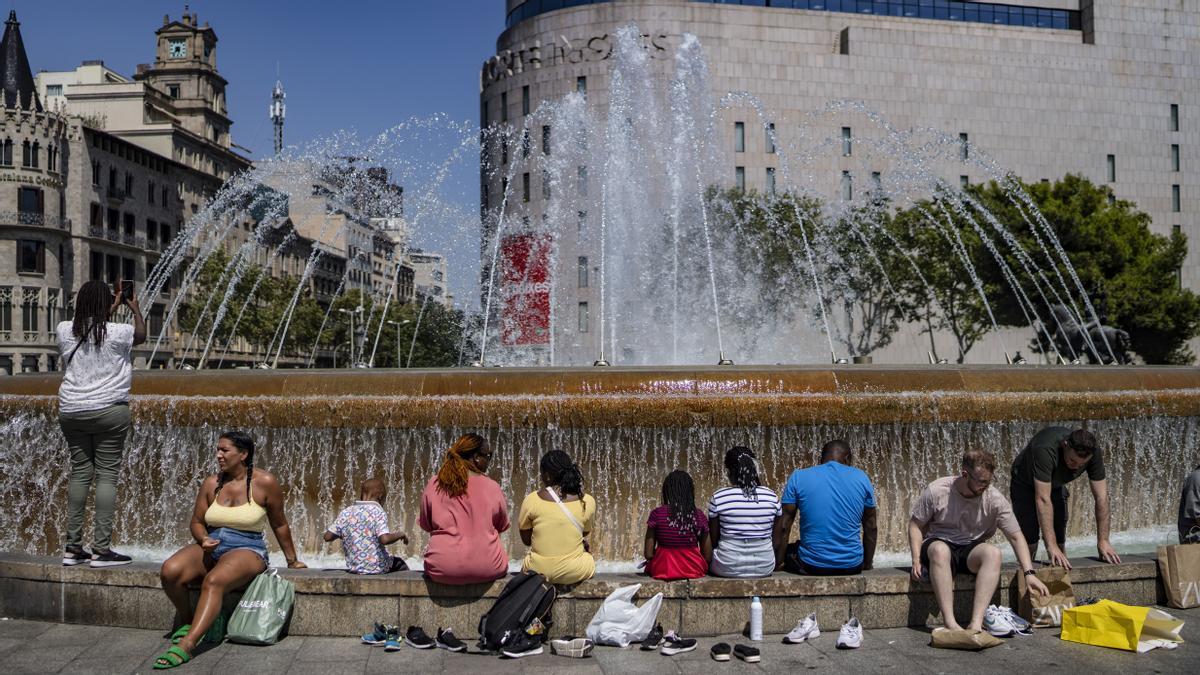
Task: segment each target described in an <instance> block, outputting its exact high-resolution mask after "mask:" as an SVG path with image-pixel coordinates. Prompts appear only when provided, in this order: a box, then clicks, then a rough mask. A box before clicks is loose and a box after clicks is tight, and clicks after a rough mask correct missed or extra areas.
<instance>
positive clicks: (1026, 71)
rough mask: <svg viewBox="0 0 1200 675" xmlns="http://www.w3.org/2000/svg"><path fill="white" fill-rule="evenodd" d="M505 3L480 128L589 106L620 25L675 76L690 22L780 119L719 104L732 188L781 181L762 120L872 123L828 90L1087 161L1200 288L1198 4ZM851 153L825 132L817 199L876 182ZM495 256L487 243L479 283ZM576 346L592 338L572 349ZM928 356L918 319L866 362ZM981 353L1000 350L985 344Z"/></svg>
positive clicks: (562, 306) (1023, 163) (569, 255)
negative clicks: (830, 107) (1178, 240)
mask: <svg viewBox="0 0 1200 675" xmlns="http://www.w3.org/2000/svg"><path fill="white" fill-rule="evenodd" d="M505 8H506V12H507V20H506V23H505V26H504V30H503V32H501V33H500V35H499V37H498V39H497V41H496V54H495V56H494V57H492V58H490V59H488V60H487V61H486V62H485V63H484V65H483V68H482V73H481V92H480V104H481V111H480V113H481V122H482V124H483V126H485V127H486V126H489V125H505V124H507V125H510V126H515V127H516V128H520V125H521V123H522V121H523V120H524V119H525V116H526V115H527V114H529V113H530V111H531V110H533V111H536V109H537V107H538V105H539V104H540V103H541V102H543V101H547V100H557V99H560V98H561V97H563V96H565V95H566V94H568V93H569V92H575V91H580V92H586V102H587V106H588V107H589V109H594V110H603V109H605V108H606V107H607V106H608V93H609V81H608V78H609V72H610V65H611V62H610V61H609V59H610V57H611V55H612V47H613V36H614V35H615V33H616V31H617V29H618V28H619V27H621V26H623V25H626V24H629V23H633V24H636V25H637V26H638V27H640V29H641V31H642V33H643V38H644V39H645V42H646V50H647V51H648V53H649V55H650V58H652V59H658V60H660V61H661V63H660V66H661V68H660V70H661V71H662V72H663V73H665V74H666V75H665V76H664V80H665V78H666V77H669V72H670V70H669V69H670V66H671V58H670V57H671V55H672V54H673V53H674V50H675V48H676V47H677V46H678V45H679V44H680V41H681V39H682V36H683V35H684V34H685V33H690V34H693V35H695V36H697V37H698V38H699V40H700V41H701V43H702V45H703V48H704V52H705V54H706V56H707V61H708V67H709V72H710V73H711V77H712V87H713V90H714V92H716V94H717V95H718V96H719V95H720V94H722V93H725V92H732V91H745V92H748V93H749V94H751V95H752V96H753V97H755V98H757V99H758V100H759V101H761V103H762V106H763V110H765V111H768V114H769V115H772V116H773V117H772V118H771V119H760V118H759V116H758V113H757V112H756V110H755V109H754V108H752V107H750V106H748V105H743V104H740V103H737V102H735V103H733V104H731V105H729V106H728V107H724V108H722V109H721V111H720V114H721V119H720V122H719V124H720V128H719V137H720V143H721V145H722V146H723V147H724V149H725V157H726V158H727V162H728V165H727V166H723V167H720V172H721V173H722V174H723V175H724V176H725V177H726V179H725V180H726V183H725V185H726V186H727V187H733V186H741V187H745V188H748V189H756V190H758V191H769V190H771V189H773V187H774V183H775V180H776V176H777V172H778V171H779V170H780V156H779V153H777V152H775V148H773V147H772V143H771V142H770V140H769V135H768V134H766V133H763V130H764V127H765V126H766V125H768V124H769V125H774V128H777V129H779V130H780V132H781V133H782V132H783V131H785V130H795V129H799V128H802V127H807V129H808V133H809V134H810V136H811V137H813V138H817V139H820V138H830V139H846V140H845V143H846V145H850V144H853V143H856V142H857V141H858V140H859V139H860V138H866V137H868V136H871V135H875V136H878V135H880V134H881V133H882V132H881V131H880V130H879V129H878V127H877V126H876V125H874V124H872V123H870V122H869V121H868V120H867V119H866V117H865V116H864V115H863V114H861V113H860V112H855V111H854V110H850V109H847V110H842V111H832V112H830V113H828V114H821V115H811V114H810V113H811V112H812V111H821V110H823V109H824V108H825V107H826V106H827V104H828V103H829V102H832V101H842V100H849V101H861V102H863V103H865V106H866V108H867V109H869V110H873V111H876V112H878V113H880V114H881V115H883V116H884V117H885V118H886V119H887V120H888V121H889V122H890V124H891V125H892V126H893V127H894V128H896V129H910V128H933V129H938V130H941V131H943V132H945V133H946V134H947V135H948V136H949V137H950V138H953V139H960V140H961V141H962V145H963V147H964V148H967V147H971V148H978V149H980V150H982V151H984V152H985V153H986V154H987V155H989V156H990V157H991V158H992V159H994V160H995V162H996V163H997V164H998V165H999V166H1001V167H1004V168H1006V169H1009V170H1011V171H1013V172H1014V173H1015V174H1016V175H1018V176H1020V177H1021V178H1023V179H1024V180H1026V181H1038V180H1043V179H1045V180H1054V179H1058V178H1061V177H1062V176H1063V175H1065V174H1067V173H1081V174H1083V175H1085V176H1087V177H1088V178H1090V179H1091V180H1093V181H1094V182H1096V183H1099V184H1103V185H1107V186H1109V187H1111V188H1112V190H1113V191H1114V193H1115V195H1116V196H1117V197H1118V198H1121V199H1128V200H1132V201H1134V202H1136V203H1137V205H1138V207H1139V208H1140V209H1141V210H1143V211H1145V212H1147V213H1148V214H1149V215H1150V216H1151V217H1152V218H1153V225H1152V227H1153V229H1154V230H1155V231H1156V232H1159V233H1163V234H1168V233H1170V232H1171V231H1173V230H1177V231H1181V232H1183V233H1184V234H1186V235H1187V236H1188V238H1189V240H1190V242H1191V243H1190V244H1189V251H1188V255H1187V261H1186V263H1185V265H1184V267H1183V272H1182V280H1181V281H1182V283H1183V284H1184V285H1185V286H1187V287H1189V288H1192V289H1197V290H1200V265H1198V264H1197V263H1198V262H1200V260H1198V259H1197V255H1198V251H1197V248H1196V245H1195V242H1196V241H1200V221H1198V220H1197V218H1196V213H1197V210H1198V208H1200V201H1198V199H1200V173H1198V172H1196V171H1194V170H1191V168H1190V167H1192V165H1193V163H1194V162H1196V161H1200V160H1197V157H1198V155H1197V154H1196V153H1197V148H1200V68H1198V66H1200V38H1198V35H1200V6H1198V5H1197V4H1196V3H1194V2H1181V1H1179V0H1106V1H1103V2H1101V1H1099V0H1004V2H1003V3H1000V4H997V3H984V2H958V1H952V0H919V1H918V0H720V1H718V0H573V1H567V2H562V1H561V0H506V1H505ZM544 133H545V132H544ZM536 135H537V134H535V139H534V142H535V144H536V142H537V139H536ZM964 151H965V150H964ZM508 152H516V150H515V149H513V148H500V147H490V148H487V149H485V153H484V157H485V158H489V157H490V158H491V161H493V162H495V161H496V158H497V157H500V156H501V154H502V153H504V154H505V155H507V153H508ZM850 154H851V153H850V152H848V151H846V149H845V146H844V145H843V144H842V143H834V144H833V147H831V148H830V149H829V151H828V152H827V153H825V154H824V156H818V157H814V158H812V159H811V161H809V162H808V163H807V164H806V165H805V167H804V171H805V172H806V173H808V174H811V175H812V176H813V178H812V181H813V185H814V186H815V187H816V188H817V189H819V190H820V192H821V193H822V194H825V195H841V196H842V198H843V199H855V198H860V196H861V195H863V194H864V193H865V192H866V191H865V190H864V189H863V186H867V185H870V182H869V181H870V180H871V179H872V178H873V176H867V175H863V174H865V173H867V172H868V171H869V172H871V173H872V174H874V173H875V172H877V171H885V170H886V167H866V166H862V165H861V163H859V162H858V158H857V157H850V156H849V155H850ZM932 170H933V171H935V172H937V173H938V174H939V175H940V176H941V177H942V178H943V179H944V180H945V181H946V182H948V183H950V184H952V185H958V184H961V183H968V182H976V181H979V180H982V179H983V176H982V175H981V172H980V171H979V170H978V169H977V168H976V167H974V166H972V165H969V164H967V163H953V162H951V163H946V164H942V165H939V166H936V167H932ZM501 173H502V172H499V173H497V174H495V175H494V177H493V178H491V179H487V178H485V179H484V184H483V185H482V186H481V202H482V203H483V206H484V208H485V209H487V208H488V207H489V206H490V207H492V208H493V209H494V208H495V207H496V206H497V205H498V204H499V203H500V199H501V195H502V194H503V192H504V188H505V185H504V179H503V177H502V176H501ZM517 178H518V179H521V178H523V179H524V181H525V182H526V185H525V186H522V185H519V184H518V185H516V186H514V187H513V188H512V190H511V193H512V195H513V197H512V198H511V199H510V201H509V202H508V203H509V206H510V210H511V211H512V212H513V213H514V214H515V213H517V212H518V211H521V210H522V209H527V210H528V212H529V213H530V214H531V215H532V217H535V218H536V217H537V215H538V214H539V212H540V211H539V210H540V208H541V203H542V197H543V194H545V193H546V191H545V190H544V189H539V188H540V187H541V186H540V185H539V179H540V178H541V177H540V176H538V175H536V174H535V175H532V176H528V175H527V176H524V177H522V176H518V177H517ZM847 178H848V179H849V180H847ZM584 180H586V178H584ZM528 183H532V187H530V186H529V185H528ZM847 188H849V189H847ZM522 192H524V193H525V195H524V197H525V199H524V200H523V199H522V194H521V193H522ZM525 200H527V202H528V203H523V202H525ZM485 228H486V225H485ZM566 229H570V228H564V231H565V230H566ZM484 234H485V236H484V238H483V239H484V240H485V241H487V240H488V237H487V236H486V235H487V234H488V232H487V231H486V229H485V233H484ZM567 239H568V240H569V239H570V238H569V237H568V238H567ZM491 255H492V251H490V250H484V251H482V252H481V258H482V260H483V267H484V279H485V281H486V279H487V275H488V269H487V266H488V264H489V260H490V257H491ZM588 257H591V258H592V260H593V263H590V264H591V265H593V266H594V261H595V260H596V259H597V258H596V257H595V251H593V250H587V249H585V248H584V247H583V246H582V245H581V244H570V243H568V244H567V245H566V246H564V247H563V249H562V250H561V252H560V255H559V260H558V265H557V267H558V269H560V270H569V271H571V275H572V278H573V276H574V269H575V262H576V260H577V259H578V260H579V261H580V265H581V266H583V265H584V263H583V261H584V260H585V259H587V258H588ZM583 269H587V267H586V266H585V267H583ZM579 279H580V283H579V284H574V286H575V287H574V288H570V289H568V290H567V291H565V292H561V293H558V294H557V295H556V297H555V298H554V300H553V302H554V307H555V308H556V310H555V311H556V312H557V314H558V315H559V319H560V320H559V321H558V322H557V325H556V327H555V332H556V334H557V341H555V340H551V343H554V344H557V345H559V346H560V351H559V353H558V357H559V358H558V360H557V362H559V363H590V361H591V355H592V354H595V353H596V348H595V342H596V339H597V336H596V335H595V330H594V325H595V316H594V313H595V311H596V307H597V306H598V304H599V297H598V294H599V289H598V287H597V284H595V283H592V284H591V285H587V284H586V279H587V274H586V273H581V274H580V275H579ZM589 306H590V307H591V308H592V310H591V311H592V313H593V316H592V321H591V322H590V323H589V321H588V317H587V316H586V315H585V314H580V315H579V316H578V317H577V316H575V314H576V313H581V312H586V311H588V310H587V309H586V308H588V307H589ZM589 327H593V328H592V330H590V331H589ZM585 332H587V333H589V334H587V335H584V334H583V333H585ZM1017 334H1019V335H1020V336H1021V337H1018V336H1017V335H1013V337H1012V338H1010V339H1009V342H1010V344H1013V343H1016V344H1019V345H1023V342H1024V341H1027V340H1028V339H1029V337H1030V335H1031V333H1030V331H1029V330H1028V329H1024V330H1021V331H1017ZM571 344H576V345H582V347H580V348H579V349H576V350H574V351H572V350H571V349H570V345H571ZM925 349H926V342H925V339H924V338H923V337H922V336H918V335H917V334H916V332H915V331H910V332H909V333H907V334H905V335H901V336H897V338H896V340H895V342H894V343H893V346H891V347H889V348H888V349H887V350H886V351H884V352H883V353H881V354H876V355H875V357H876V360H877V361H878V360H892V361H906V362H917V361H924V359H925ZM971 356H972V359H973V360H980V359H982V360H990V361H998V360H1003V356H1002V354H1001V353H1000V351H999V350H998V349H997V348H996V345H994V344H992V343H986V344H984V345H981V346H980V347H977V348H976V350H974V351H972V353H971Z"/></svg>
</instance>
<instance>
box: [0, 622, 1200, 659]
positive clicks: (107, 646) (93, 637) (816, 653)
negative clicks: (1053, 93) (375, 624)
mask: <svg viewBox="0 0 1200 675" xmlns="http://www.w3.org/2000/svg"><path fill="white" fill-rule="evenodd" d="M1170 611H1172V612H1173V613H1174V614H1175V615H1176V616H1178V617H1180V618H1182V619H1184V620H1186V621H1187V624H1186V625H1185V626H1184V629H1183V635H1184V639H1185V640H1187V642H1186V643H1185V644H1183V645H1181V646H1180V647H1179V648H1178V649H1175V650H1172V651H1165V650H1155V651H1153V652H1150V653H1148V654H1133V653H1130V652H1123V651H1118V650H1113V649H1103V648H1100V647H1088V646H1085V645H1079V644H1074V643H1070V642H1063V641H1061V640H1059V639H1058V631H1057V630H1053V631H1051V630H1042V631H1038V632H1037V634H1036V635H1034V636H1033V637H1028V638H1012V639H1009V640H1006V641H1005V643H1004V644H1003V645H1001V646H999V647H995V648H993V649H989V650H987V651H985V652H982V653H968V652H952V651H943V650H935V649H932V648H930V647H928V646H927V645H928V642H929V635H928V633H927V632H926V631H923V630H919V629H912V628H890V629H884V630H874V631H872V630H868V631H867V633H866V638H865V641H864V644H863V647H862V648H861V649H859V650H857V651H839V650H837V649H836V648H835V647H834V641H835V640H836V638H837V626H825V627H824V632H823V633H822V635H821V637H820V638H818V639H816V640H815V641H813V642H811V643H807V644H803V645H785V644H781V643H780V636H768V637H767V639H766V640H764V641H763V642H762V643H760V644H759V647H760V649H761V650H762V657H763V660H762V662H761V663H759V664H746V663H742V662H740V661H738V660H737V659H734V660H733V661H731V662H729V663H716V662H714V661H712V660H711V659H710V658H709V656H708V648H709V647H710V646H712V645H713V644H714V643H716V642H718V641H721V640H724V641H726V642H730V643H731V644H732V643H733V642H736V641H742V642H745V640H744V639H740V638H739V639H738V640H735V639H734V638H728V637H727V638H702V639H701V640H700V644H699V646H698V647H697V649H696V651H694V652H690V653H687V654H680V655H677V656H674V657H666V656H662V655H660V654H658V653H653V652H652V653H646V652H641V651H638V650H637V649H636V648H633V649H629V650H619V649H615V648H611V647H597V648H596V650H595V651H594V652H593V656H592V658H588V659H581V660H576V659H568V658H564V657H560V656H552V655H551V654H550V649H549V647H547V648H546V653H545V654H543V655H541V656H533V657H527V658H524V659H520V660H515V661H513V660H506V659H500V658H497V657H494V656H486V655H482V654H449V653H446V652H444V651H441V650H427V651H422V650H418V649H413V648H411V647H408V646H405V648H404V649H403V650H401V651H399V652H395V653H390V654H389V653H387V652H384V651H383V649H382V648H378V647H368V646H366V645H362V644H358V642H357V641H356V640H354V639H349V638H328V637H289V638H286V639H284V640H283V641H282V642H280V643H279V644H277V645H274V646H271V647H248V646H242V645H234V644H229V643H225V644H222V645H219V646H215V647H208V648H207V649H205V650H203V651H201V652H200V653H199V654H197V655H196V657H195V659H194V660H193V661H192V662H191V663H188V664H186V665H184V666H182V667H181V668H180V669H179V672H180V673H182V674H185V675H201V674H205V673H220V674H223V675H225V674H230V673H242V672H254V673H285V672H286V673H295V674H303V673H313V674H315V675H333V674H340V673H436V672H444V673H478V672H479V671H481V670H484V671H486V672H488V673H549V672H560V671H561V672H571V673H598V674H608V673H622V674H624V673H675V672H714V673H716V672H729V673H733V672H735V671H750V672H761V671H767V672H784V671H790V672H796V671H807V670H824V671H840V672H854V673H866V672H883V671H891V670H894V669H897V668H899V669H902V670H901V672H930V673H963V672H972V673H976V672H1004V673H1020V672H1026V673H1028V672H1030V671H1031V670H1036V671H1038V672H1039V675H1040V673H1042V672H1050V671H1065V670H1072V671H1076V672H1088V673H1089V675H1090V674H1092V673H1101V672H1112V673H1116V672H1121V673H1133V672H1160V673H1185V672H1186V673H1193V672H1195V669H1196V663H1197V653H1198V652H1197V650H1200V609H1193V610H1170ZM432 628H434V627H432V626H430V627H427V629H432ZM166 645H167V642H166V640H165V639H164V638H163V636H162V634H161V633H158V632H156V631H147V630H137V629H128V628H107V627H100V626H79V625H70V624H56V623H42V622H37V621H19V620H0V672H4V673H6V674H15V673H56V672H62V673H70V674H71V675H82V674H83V673H149V672H151V670H152V669H151V665H152V664H153V656H154V654H156V653H157V652H159V651H161V650H162V649H164V648H165V647H166Z"/></svg>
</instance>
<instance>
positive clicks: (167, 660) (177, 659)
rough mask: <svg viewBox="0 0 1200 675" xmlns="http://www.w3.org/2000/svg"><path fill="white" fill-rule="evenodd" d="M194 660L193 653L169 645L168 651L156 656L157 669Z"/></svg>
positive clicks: (155, 667)
mask: <svg viewBox="0 0 1200 675" xmlns="http://www.w3.org/2000/svg"><path fill="white" fill-rule="evenodd" d="M191 660H192V655H191V654H188V653H187V652H185V651H183V650H182V649H180V648H179V647H167V651H165V652H163V653H161V654H159V655H158V656H156V657H154V669H155V670H167V669H170V668H175V667H178V666H182V665H183V664H185V663H187V662H188V661H191Z"/></svg>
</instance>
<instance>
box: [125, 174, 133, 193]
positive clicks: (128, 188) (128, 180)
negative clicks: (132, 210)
mask: <svg viewBox="0 0 1200 675" xmlns="http://www.w3.org/2000/svg"><path fill="white" fill-rule="evenodd" d="M125 196H126V197H129V198H130V199H132V198H133V174H132V173H129V172H128V171H126V172H125Z"/></svg>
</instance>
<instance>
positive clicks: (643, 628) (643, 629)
mask: <svg viewBox="0 0 1200 675" xmlns="http://www.w3.org/2000/svg"><path fill="white" fill-rule="evenodd" d="M641 587H642V585H641V584H634V585H633V586H622V587H621V588H618V589H617V590H615V591H613V592H612V593H611V594H609V596H608V597H607V598H605V599H604V604H602V605H600V609H599V610H598V611H597V612H596V616H593V617H592V621H591V623H589V624H588V627H587V636H588V638H589V639H590V640H591V641H592V642H594V643H596V644H598V645H612V646H614V647H621V648H625V647H628V646H629V644H630V643H631V642H641V641H642V640H645V639H646V636H647V635H649V634H650V631H651V630H653V628H654V622H655V621H657V620H658V609H659V607H661V606H662V597H663V596H662V593H659V594H658V595H655V596H654V597H653V598H650V599H649V600H647V601H646V602H645V604H643V605H642V606H641V607H638V606H637V605H635V604H633V602H632V601H633V596H635V595H637V592H638V589H640V588H641Z"/></svg>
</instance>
